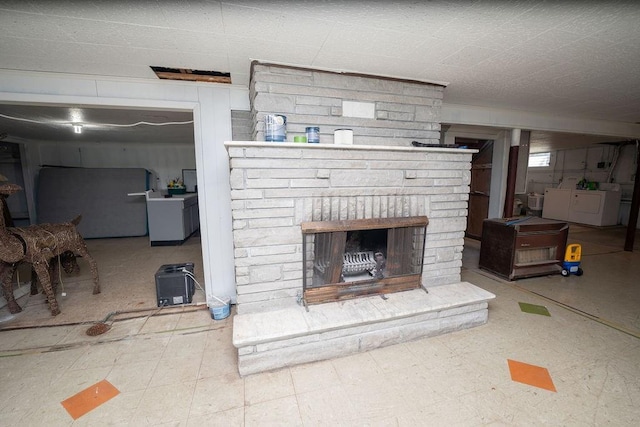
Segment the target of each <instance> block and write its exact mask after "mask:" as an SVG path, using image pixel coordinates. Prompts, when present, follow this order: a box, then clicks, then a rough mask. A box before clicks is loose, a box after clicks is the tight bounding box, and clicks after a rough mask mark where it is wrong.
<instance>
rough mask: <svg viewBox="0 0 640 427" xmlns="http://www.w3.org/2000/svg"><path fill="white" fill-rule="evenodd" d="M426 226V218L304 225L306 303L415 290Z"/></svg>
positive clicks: (419, 272)
mask: <svg viewBox="0 0 640 427" xmlns="http://www.w3.org/2000/svg"><path fill="white" fill-rule="evenodd" d="M427 223H428V220H427V217H424V216H420V217H410V218H380V219H364V220H350V221H317V222H305V223H302V233H303V263H304V276H303V287H304V292H303V298H304V301H305V303H306V304H317V303H322V302H329V301H338V300H341V299H349V298H355V297H358V296H362V295H372V294H386V293H391V292H399V291H403V290H408V289H416V288H419V287H420V286H421V283H420V280H421V276H422V263H423V258H424V242H425V234H426V226H427Z"/></svg>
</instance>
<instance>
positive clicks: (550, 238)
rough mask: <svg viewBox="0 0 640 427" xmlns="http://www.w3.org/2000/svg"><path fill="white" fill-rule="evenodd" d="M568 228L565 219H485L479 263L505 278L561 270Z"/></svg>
mask: <svg viewBox="0 0 640 427" xmlns="http://www.w3.org/2000/svg"><path fill="white" fill-rule="evenodd" d="M568 232H569V226H568V224H567V223H566V222H562V221H555V220H550V219H543V218H537V217H525V218H520V219H513V220H511V221H509V220H507V219H499V218H492V219H486V220H485V221H484V223H483V226H482V241H481V246H480V261H479V264H478V265H479V267H480V268H481V269H483V270H487V271H489V272H491V273H494V274H496V275H498V276H501V277H504V278H505V279H508V280H514V279H518V278H523V277H532V276H544V275H547V274H555V273H560V272H561V271H562V261H563V260H564V251H565V247H566V246H567V234H568Z"/></svg>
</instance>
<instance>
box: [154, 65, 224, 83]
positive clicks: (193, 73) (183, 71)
mask: <svg viewBox="0 0 640 427" xmlns="http://www.w3.org/2000/svg"><path fill="white" fill-rule="evenodd" d="M151 69H152V70H153V72H154V73H156V76H158V78H160V79H166V80H189V81H193V82H209V83H231V73H221V72H219V71H201V70H190V69H188V68H167V67H154V66H151Z"/></svg>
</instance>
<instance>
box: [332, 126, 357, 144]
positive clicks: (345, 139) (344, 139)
mask: <svg viewBox="0 0 640 427" xmlns="http://www.w3.org/2000/svg"><path fill="white" fill-rule="evenodd" d="M333 143H334V144H340V145H353V129H336V130H335V132H334V133H333Z"/></svg>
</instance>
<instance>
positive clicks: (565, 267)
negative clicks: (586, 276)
mask: <svg viewBox="0 0 640 427" xmlns="http://www.w3.org/2000/svg"><path fill="white" fill-rule="evenodd" d="M581 258H582V246H581V245H579V244H577V243H572V244H570V245H567V249H566V250H565V252H564V262H563V263H562V271H561V273H562V275H563V276H565V277H567V276H568V275H569V274H575V275H576V276H582V273H583V271H582V268H580V259H581Z"/></svg>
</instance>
